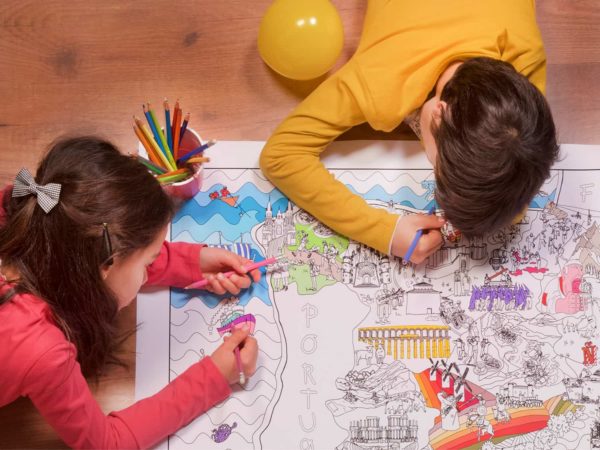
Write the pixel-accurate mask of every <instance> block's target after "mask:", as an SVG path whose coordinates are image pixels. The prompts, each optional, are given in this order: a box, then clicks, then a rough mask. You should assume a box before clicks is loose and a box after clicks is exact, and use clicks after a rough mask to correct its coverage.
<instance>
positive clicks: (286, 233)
mask: <svg viewBox="0 0 600 450" xmlns="http://www.w3.org/2000/svg"><path fill="white" fill-rule="evenodd" d="M273 240H281V241H283V242H282V243H283V244H284V245H296V228H295V227H294V212H293V208H292V204H291V202H288V207H287V210H286V211H285V213H282V212H281V211H279V212H278V213H277V215H276V216H275V217H273V210H272V208H271V201H270V200H269V203H268V204H267V211H266V213H265V222H264V225H263V228H262V243H263V245H264V246H265V247H267V246H268V245H269V243H270V242H271V241H273Z"/></svg>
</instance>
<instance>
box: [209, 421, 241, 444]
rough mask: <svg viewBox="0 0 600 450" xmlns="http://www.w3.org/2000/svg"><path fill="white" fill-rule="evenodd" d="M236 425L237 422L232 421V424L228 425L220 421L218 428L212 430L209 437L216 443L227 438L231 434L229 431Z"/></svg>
mask: <svg viewBox="0 0 600 450" xmlns="http://www.w3.org/2000/svg"><path fill="white" fill-rule="evenodd" d="M235 427H237V422H233V425H231V426H229V425H227V424H226V423H222V424H221V425H219V427H218V428H214V429H213V430H212V435H211V439H212V440H213V441H215V442H216V443H217V444H220V443H221V442H224V441H226V440H227V438H228V437H229V436H231V431H232V430H233V429H234V428H235Z"/></svg>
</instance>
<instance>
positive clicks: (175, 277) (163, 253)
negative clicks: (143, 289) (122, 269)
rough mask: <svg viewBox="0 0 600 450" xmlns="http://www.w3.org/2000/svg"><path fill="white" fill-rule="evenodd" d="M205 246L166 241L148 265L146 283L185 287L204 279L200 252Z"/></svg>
mask: <svg viewBox="0 0 600 450" xmlns="http://www.w3.org/2000/svg"><path fill="white" fill-rule="evenodd" d="M204 247H206V246H205V245H204V244H190V243H187V242H167V241H165V242H164V243H163V246H162V248H161V250H160V255H159V256H158V258H156V260H155V261H154V262H153V263H152V264H151V265H150V266H148V281H146V285H147V286H173V287H185V286H187V285H188V284H191V283H193V282H194V281H198V280H201V279H203V278H204V276H203V274H202V271H201V270H200V252H201V251H202V249H203V248H204Z"/></svg>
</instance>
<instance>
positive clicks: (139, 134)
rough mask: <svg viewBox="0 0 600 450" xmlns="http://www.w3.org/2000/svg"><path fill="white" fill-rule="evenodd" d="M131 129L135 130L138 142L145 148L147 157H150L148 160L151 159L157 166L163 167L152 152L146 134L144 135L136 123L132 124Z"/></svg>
mask: <svg viewBox="0 0 600 450" xmlns="http://www.w3.org/2000/svg"><path fill="white" fill-rule="evenodd" d="M133 131H134V132H135V135H136V136H137V137H138V139H139V140H140V142H141V143H142V145H143V146H144V148H145V149H146V153H147V154H148V158H150V161H152V162H153V163H154V164H156V165H157V166H159V167H163V163H162V161H161V160H160V158H159V157H158V156H156V154H155V153H154V149H153V148H152V146H151V145H150V143H149V142H148V140H147V139H146V136H144V133H142V130H140V129H139V127H138V126H137V125H134V126H133Z"/></svg>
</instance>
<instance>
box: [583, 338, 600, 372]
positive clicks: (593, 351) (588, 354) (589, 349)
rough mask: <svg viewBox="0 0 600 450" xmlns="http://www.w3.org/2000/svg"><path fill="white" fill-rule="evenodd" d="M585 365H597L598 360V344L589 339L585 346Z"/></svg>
mask: <svg viewBox="0 0 600 450" xmlns="http://www.w3.org/2000/svg"><path fill="white" fill-rule="evenodd" d="M581 350H583V365H584V366H586V367H591V366H595V365H596V362H597V360H598V346H597V345H596V344H592V342H591V341H587V342H586V343H585V345H584V346H583V347H581Z"/></svg>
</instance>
